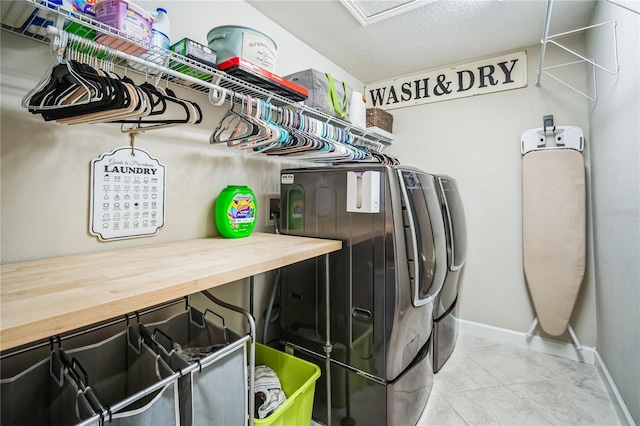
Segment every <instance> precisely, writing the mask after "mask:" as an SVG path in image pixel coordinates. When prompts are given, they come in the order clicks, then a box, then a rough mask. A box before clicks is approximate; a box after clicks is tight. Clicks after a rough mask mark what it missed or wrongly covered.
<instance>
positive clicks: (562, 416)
mask: <svg viewBox="0 0 640 426" xmlns="http://www.w3.org/2000/svg"><path fill="white" fill-rule="evenodd" d="M525 424H531V425H580V426H583V425H619V424H620V421H619V420H618V417H617V415H616V412H615V409H614V406H613V404H612V402H611V400H610V398H609V395H608V393H607V391H606V389H605V387H604V384H603V383H602V381H601V379H600V376H599V375H598V372H597V371H596V368H595V366H593V365H589V364H583V363H580V362H577V361H570V360H567V359H565V358H560V357H557V356H554V355H548V354H544V353H540V352H535V351H531V350H527V349H521V348H516V347H514V346H511V345H508V344H502V343H498V342H494V341H491V340H486V339H482V338H478V337H475V336H470V335H464V334H462V333H460V335H459V336H458V342H457V345H456V349H455V350H454V352H453V354H452V355H451V357H450V358H449V360H448V361H447V363H446V364H445V365H444V367H442V369H441V370H440V372H438V373H437V374H435V375H434V384H433V390H432V392H431V396H430V398H429V401H428V402H427V406H426V408H425V410H424V412H423V414H422V417H421V418H420V420H419V422H418V425H420V426H424V425H525Z"/></svg>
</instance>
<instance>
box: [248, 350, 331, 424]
mask: <svg viewBox="0 0 640 426" xmlns="http://www.w3.org/2000/svg"><path fill="white" fill-rule="evenodd" d="M260 364H264V365H266V366H268V367H271V368H272V369H273V371H275V372H276V374H277V375H278V378H279V379H280V384H281V385H282V390H284V393H285V395H286V396H287V400H286V401H285V402H284V404H282V405H281V406H280V407H278V409H277V410H276V411H274V412H273V413H271V415H269V416H268V417H266V418H264V419H254V424H255V425H273V426H284V425H309V424H311V413H312V411H313V396H314V393H315V390H316V380H318V377H320V368H319V367H318V366H317V365H315V364H312V363H310V362H307V361H304V360H302V359H300V358H297V357H295V356H293V355H289V354H287V353H284V352H281V351H279V350H276V349H273V348H270V347H268V346H265V345H261V344H260V343H256V365H260Z"/></svg>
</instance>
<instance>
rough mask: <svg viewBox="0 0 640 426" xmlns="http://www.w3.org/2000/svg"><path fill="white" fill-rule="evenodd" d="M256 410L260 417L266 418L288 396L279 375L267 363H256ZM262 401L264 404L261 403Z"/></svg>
mask: <svg viewBox="0 0 640 426" xmlns="http://www.w3.org/2000/svg"><path fill="white" fill-rule="evenodd" d="M255 394H256V411H257V415H258V418H259V419H264V418H265V417H267V416H268V415H269V414H271V413H273V412H274V411H275V410H276V408H278V407H279V406H280V405H282V404H283V403H284V402H285V401H286V399H287V397H286V396H285V394H284V391H283V390H282V386H281V385H280V380H279V379H278V375H277V374H276V373H275V371H273V370H272V369H271V368H270V367H267V366H266V365H256V369H255ZM260 401H264V402H262V404H260Z"/></svg>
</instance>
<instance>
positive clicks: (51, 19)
mask: <svg viewBox="0 0 640 426" xmlns="http://www.w3.org/2000/svg"><path fill="white" fill-rule="evenodd" d="M2 3H3V6H2V22H1V27H2V29H3V30H5V31H9V32H12V33H15V34H19V35H21V36H23V37H27V38H30V39H33V40H37V41H39V42H42V43H51V45H52V49H54V48H56V47H57V48H62V49H65V48H72V49H74V50H76V51H78V52H80V54H85V55H88V57H91V58H96V59H98V60H99V59H108V60H109V61H111V62H112V63H113V64H114V65H115V66H117V67H122V68H125V69H127V70H131V71H132V72H137V73H141V74H143V75H144V74H147V75H152V76H156V77H157V78H158V79H164V80H167V81H168V82H169V83H171V84H175V85H178V86H180V87H184V88H186V89H188V90H191V91H194V92H198V93H201V94H205V95H208V94H209V93H210V92H211V91H215V92H218V93H220V92H222V93H225V91H226V96H227V98H229V99H230V97H231V96H234V95H246V96H251V97H253V98H259V99H262V100H265V101H268V102H270V103H271V104H273V105H275V106H281V107H286V108H289V109H291V110H293V111H296V112H298V113H301V114H304V115H306V116H309V117H313V118H315V119H317V120H320V121H323V122H325V123H329V124H332V125H334V126H337V127H339V128H342V129H344V130H348V131H349V132H350V133H351V134H352V135H353V136H354V144H355V145H360V146H363V147H365V148H368V149H373V150H375V151H382V150H383V149H384V148H385V147H386V146H388V145H390V144H391V143H393V140H392V139H390V138H387V137H385V136H383V135H379V134H376V133H373V132H370V131H367V130H365V129H362V128H359V127H357V126H354V125H352V124H351V123H349V122H346V121H344V120H341V119H339V118H336V117H332V116H330V115H327V114H324V113H322V112H320V111H318V110H315V109H313V108H310V107H308V106H306V105H303V104H302V103H300V102H296V101H293V100H290V99H287V98H286V97H284V96H281V95H278V94H276V93H273V92H271V91H269V90H266V89H263V88H261V87H258V86H256V85H253V84H251V83H248V82H246V81H244V80H242V79H240V78H237V77H234V76H232V75H229V74H227V73H225V72H224V71H221V70H218V69H215V68H212V67H209V66H207V65H205V64H202V63H200V62H197V61H195V60H193V59H190V58H187V57H185V56H183V55H180V54H178V53H176V52H173V51H171V50H165V49H161V48H157V47H151V48H150V46H149V45H148V42H147V43H145V41H143V40H139V39H135V38H132V37H131V36H130V35H128V34H127V33H125V32H123V31H119V30H118V29H116V28H113V27H110V26H108V25H105V24H103V23H101V22H98V21H96V20H95V19H91V18H90V17H88V16H86V15H84V14H81V13H77V12H74V11H69V10H65V9H63V8H62V7H61V6H60V5H58V4H55V3H53V2H51V1H49V0H20V1H12V2H4V1H3V2H2ZM63 33H68V41H65V42H60V41H59V40H56V39H59V38H61V35H63ZM105 38H107V39H109V40H114V39H115V40H117V41H120V42H121V43H120V46H117V47H114V44H113V43H110V44H111V46H107V45H105V44H102V43H101V42H100V41H101V40H104V39H105ZM56 43H57V45H56ZM133 50H137V51H146V53H145V59H141V58H140V57H139V56H136V55H133V54H131V53H127V51H133ZM220 89H225V90H224V91H221V90H220Z"/></svg>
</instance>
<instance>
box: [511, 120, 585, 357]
mask: <svg viewBox="0 0 640 426" xmlns="http://www.w3.org/2000/svg"><path fill="white" fill-rule="evenodd" d="M549 132H552V134H553V135H554V136H555V140H556V146H552V147H546V146H545V143H546V135H547V134H549ZM583 140H584V138H583V135H582V130H581V129H580V128H578V127H554V128H553V130H550V129H548V128H542V129H533V130H528V131H525V132H524V133H523V134H522V138H521V152H522V154H523V158H522V191H523V192H522V243H523V261H524V273H525V277H526V282H527V286H528V288H529V293H530V294H531V298H532V301H533V305H534V308H535V311H536V315H537V317H536V319H535V320H534V323H533V324H532V326H531V328H530V329H529V332H528V333H527V335H528V336H531V333H532V332H533V329H535V327H536V325H537V324H538V321H539V324H540V327H541V328H542V330H543V331H544V332H545V333H547V334H549V335H551V336H560V335H562V334H563V333H564V332H565V330H569V332H570V334H571V337H572V338H573V339H574V341H575V342H576V346H577V347H578V349H581V346H580V344H579V342H578V341H577V338H576V337H575V333H573V329H571V325H570V324H569V319H570V318H571V314H572V312H573V308H574V306H575V303H576V299H577V297H578V292H579V290H580V286H581V285H582V281H583V278H584V272H585V266H586V201H585V200H586V191H585V168H584V159H583V157H582V153H581V151H582V148H583Z"/></svg>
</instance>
